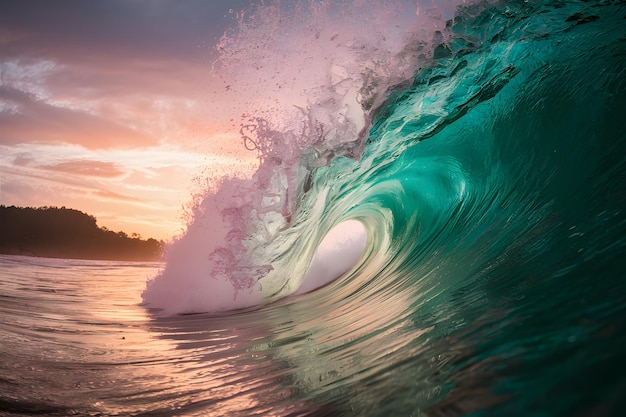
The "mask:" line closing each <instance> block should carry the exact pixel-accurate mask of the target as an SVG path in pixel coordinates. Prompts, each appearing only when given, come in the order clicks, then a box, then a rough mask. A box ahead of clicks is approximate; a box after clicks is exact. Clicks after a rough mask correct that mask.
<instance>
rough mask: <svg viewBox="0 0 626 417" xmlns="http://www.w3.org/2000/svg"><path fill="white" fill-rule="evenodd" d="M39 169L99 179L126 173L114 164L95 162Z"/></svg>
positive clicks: (80, 161)
mask: <svg viewBox="0 0 626 417" xmlns="http://www.w3.org/2000/svg"><path fill="white" fill-rule="evenodd" d="M39 168H42V169H45V170H49V171H58V172H64V173H67V174H72V175H81V176H89V177H99V178H115V177H120V176H122V175H124V171H122V170H121V169H119V168H118V167H117V166H116V165H115V164H114V163H112V162H102V161H93V160H76V161H65V162H60V163H58V164H50V165H40V166H39Z"/></svg>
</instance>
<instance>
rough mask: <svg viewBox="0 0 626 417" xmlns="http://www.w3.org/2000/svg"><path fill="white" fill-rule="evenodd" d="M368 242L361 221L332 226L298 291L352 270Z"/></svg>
mask: <svg viewBox="0 0 626 417" xmlns="http://www.w3.org/2000/svg"><path fill="white" fill-rule="evenodd" d="M366 243H367V230H366V229H365V226H364V225H363V223H361V222H360V221H358V220H346V221H344V222H342V223H339V224H338V225H337V226H335V227H333V228H332V229H331V230H330V232H328V234H327V235H326V236H325V237H324V239H323V240H322V242H321V243H320V245H319V246H318V248H317V251H316V252H315V255H313V260H312V261H311V265H310V266H309V269H308V271H307V272H306V274H305V275H304V278H303V279H302V284H301V285H300V288H298V290H297V291H296V292H295V294H303V293H306V292H309V291H312V290H314V289H316V288H319V287H322V286H324V285H326V284H328V283H330V282H332V281H334V280H336V279H337V278H339V277H341V276H342V275H343V274H345V273H346V272H348V271H350V269H352V268H353V267H354V266H355V265H356V264H357V263H358V262H359V260H360V259H361V257H362V256H363V252H364V251H365V245H366Z"/></svg>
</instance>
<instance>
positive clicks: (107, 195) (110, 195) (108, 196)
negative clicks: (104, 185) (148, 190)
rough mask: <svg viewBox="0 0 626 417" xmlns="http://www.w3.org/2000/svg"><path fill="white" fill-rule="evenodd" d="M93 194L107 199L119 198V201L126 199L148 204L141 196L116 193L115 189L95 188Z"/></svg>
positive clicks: (129, 201)
mask: <svg viewBox="0 0 626 417" xmlns="http://www.w3.org/2000/svg"><path fill="white" fill-rule="evenodd" d="M91 194H93V195H95V196H97V197H100V198H104V199H107V200H119V201H124V202H127V203H138V204H145V205H148V204H147V203H146V202H145V201H143V200H141V199H139V198H136V197H132V196H129V195H124V194H120V193H114V192H113V191H108V190H94V191H92V192H91Z"/></svg>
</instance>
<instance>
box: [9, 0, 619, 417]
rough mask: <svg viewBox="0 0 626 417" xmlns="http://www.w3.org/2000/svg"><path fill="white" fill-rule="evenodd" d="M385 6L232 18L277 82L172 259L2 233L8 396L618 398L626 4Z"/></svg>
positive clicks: (429, 407)
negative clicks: (89, 255)
mask: <svg viewBox="0 0 626 417" xmlns="http://www.w3.org/2000/svg"><path fill="white" fill-rule="evenodd" d="M270 3H271V2H270ZM366 3H367V2H366ZM392 3H393V2H385V1H381V2H372V3H368V4H367V5H363V4H362V2H354V3H350V2H319V3H318V2H293V4H291V3H289V2H288V3H287V4H285V3H278V4H277V5H276V4H274V5H272V4H269V5H259V6H256V7H257V8H256V9H254V12H255V13H254V16H255V19H251V18H250V17H249V16H250V14H248V15H247V16H248V17H245V16H244V17H242V19H241V20H240V21H239V26H238V27H237V28H236V30H233V31H232V32H229V33H227V34H226V35H225V36H224V38H223V39H222V41H221V44H220V48H221V49H220V50H221V51H222V53H223V55H222V58H221V60H220V62H216V65H215V68H214V70H215V71H216V72H217V73H218V74H219V73H220V71H222V72H221V73H222V74H223V76H224V77H227V76H232V77H235V79H237V80H239V82H240V84H236V83H233V84H228V85H229V91H231V90H232V94H240V93H241V94H243V93H242V92H247V93H249V92H250V91H252V90H251V89H252V86H253V85H254V86H256V87H255V88H257V87H258V88H259V90H258V94H259V95H260V96H262V97H266V98H269V99H272V98H273V97H274V96H273V94H274V93H275V94H276V97H280V98H281V100H276V101H272V104H271V106H269V107H262V106H259V105H257V104H254V102H252V101H251V102H250V103H251V104H250V108H247V109H242V114H244V113H245V117H244V118H243V119H242V125H241V136H242V142H243V143H242V146H245V147H246V148H248V149H250V150H251V151H252V152H257V154H258V155H259V168H258V171H257V172H256V173H255V174H254V175H252V176H250V177H247V178H239V177H233V178H224V179H223V180H222V182H221V183H220V185H219V187H216V188H212V189H210V190H205V191H204V192H203V193H201V195H199V196H196V197H194V198H195V201H196V206H195V208H194V210H193V215H192V216H191V217H190V219H189V225H188V228H187V231H186V233H185V234H184V235H182V236H180V237H178V238H177V239H176V240H174V241H173V242H172V243H171V244H170V246H169V247H168V250H167V251H166V253H165V256H164V262H162V263H151V264H147V263H122V262H102V261H74V260H58V259H57V260H53V259H43V258H27V257H11V256H0V415H3V416H4V415H7V416H20V415H58V416H66V415H90V416H111V415H136V416H140V415H145V416H160V415H163V416H170V415H180V416H226V415H227V416H253V415H263V416H381V417H384V416H542V417H543V416H580V417H583V416H622V415H624V413H625V411H624V410H625V409H626V400H625V398H626V371H625V370H626V273H625V271H626V252H625V249H626V214H625V210H626V4H624V2H621V1H550V2H541V1H533V0H528V1H504V2H480V3H474V4H469V3H468V4H462V5H456V4H453V2H449V1H445V2H431V1H424V2H418V5H419V6H420V7H418V8H417V11H416V10H415V7H414V5H413V6H412V7H413V9H411V13H410V16H413V18H412V19H414V18H415V16H417V17H418V18H419V19H421V20H419V22H417V23H415V22H413V21H412V20H411V19H409V18H408V17H407V16H409V14H407V13H404V9H403V8H402V7H404V6H401V7H400V6H397V5H396V6H397V7H396V6H394V7H395V8H394V9H393V10H394V13H395V14H385V13H383V12H385V11H389V10H391V9H392V7H391V6H392ZM393 4H396V3H393ZM305 7H306V10H305V12H303V9H302V8H305ZM303 16H305V17H306V19H305V18H304V17H303ZM303 19H304V20H303ZM368 19H370V20H368ZM277 28H279V29H280V30H277ZM303 28H304V29H307V30H304V29H303ZM291 30H293V31H294V32H293V34H294V36H289V35H290V33H292V32H290V31H291ZM298 36H300V37H298ZM316 42H317V43H316ZM322 43H323V45H322ZM318 44H319V45H318ZM254 45H256V47H253V46H254ZM303 45H306V48H304V49H303ZM320 45H321V46H320ZM324 45H325V46H324ZM318 46H319V49H318ZM303 50H305V52H302V51H303ZM259 51H260V52H259ZM294 51H296V52H294ZM297 51H300V52H297ZM255 54H256V55H255ZM319 56H324V57H326V58H327V59H326V60H324V59H322V60H321V61H320V60H317V59H314V58H316V57H319ZM293 57H295V58H298V59H300V61H297V60H295V61H294V60H293V59H295V58H293ZM292 58H293V59H292ZM253 60H254V61H253ZM322 61H323V62H325V63H326V64H325V66H320V67H316V66H315V65H314V64H313V63H318V62H322ZM245 62H248V63H250V62H253V63H256V64H258V65H256V66H255V65H243V64H244V63H245ZM298 68H299V70H298ZM283 69H284V71H285V72H281V71H282V70H283ZM255 71H256V72H255ZM307 71H308V75H307V77H306V78H297V77H296V76H295V75H294V76H293V77H292V75H293V74H304V73H307ZM251 73H253V74H257V75H255V76H254V77H252V76H250V74H251ZM258 74H261V75H263V74H265V75H267V77H266V78H263V77H259V75H258ZM320 74H321V75H320ZM270 75H272V77H274V76H275V77H276V78H272V77H270ZM281 77H282V78H281ZM259 80H261V81H259ZM225 82H229V83H230V82H231V80H230V79H226V78H225ZM307 82H308V83H309V84H308V86H307ZM264 83H265V84H267V85H265V84H264ZM311 83H313V84H311ZM270 84H271V85H270ZM315 84H316V85H318V87H319V88H312V87H310V85H315ZM264 85H265V87H266V88H265V89H264V88H263V87H264ZM238 86H239V90H238ZM286 87H289V88H286ZM287 89H289V90H290V91H291V92H293V91H301V94H300V95H298V96H297V97H295V96H294V97H295V98H293V100H294V103H291V102H287V101H285V100H286V98H285V97H286V96H283V95H282V94H284V91H285V90H287ZM279 90H280V91H279ZM238 91H239V92H238ZM254 91H255V92H256V91H257V90H254ZM255 94H256V93H255ZM284 101H285V102H287V103H288V104H284V103H283V102H284ZM276 103H278V104H276ZM355 224H356V225H358V226H359V227H356V228H355V227H354V225H355ZM342 225H343V226H349V227H348V229H346V230H348V231H347V232H346V235H345V236H348V238H345V239H344V240H341V236H340V237H339V238H336V237H334V236H335V235H334V234H333V233H332V231H333V230H339V229H341V227H342ZM338 228H339V229H338ZM342 230H343V229H342ZM327 235H328V236H331V237H329V238H326V237H327ZM345 236H344V237H345ZM328 242H330V243H328ZM355 248H356V249H355ZM324 284H327V285H324ZM317 287H319V288H317ZM315 288H317V289H315ZM310 290H313V291H310Z"/></svg>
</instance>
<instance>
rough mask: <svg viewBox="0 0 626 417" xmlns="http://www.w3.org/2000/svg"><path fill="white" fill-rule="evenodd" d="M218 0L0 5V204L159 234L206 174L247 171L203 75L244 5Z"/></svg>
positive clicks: (233, 124) (227, 111)
mask: <svg viewBox="0 0 626 417" xmlns="http://www.w3.org/2000/svg"><path fill="white" fill-rule="evenodd" d="M220 3H222V4H214V3H205V2H198V3H196V2H187V3H183V4H179V3H168V2H143V1H140V2H117V1H112V2H107V3H87V2H60V3H55V4H51V3H49V2H28V3H22V2H12V3H11V2H9V3H3V5H2V6H0V27H1V28H2V29H1V30H0V57H1V58H0V204H4V205H17V206H35V207H37V206H58V207H61V206H66V207H68V208H70V207H71V208H74V209H77V210H81V211H84V212H87V213H89V214H91V215H93V216H95V217H96V218H97V219H98V224H99V226H102V227H107V228H109V229H111V230H116V231H117V230H121V231H124V232H126V233H128V234H129V235H130V234H133V233H138V234H140V235H142V236H143V237H146V238H147V237H153V238H156V239H164V240H169V239H170V238H171V237H173V236H175V235H177V234H178V233H180V232H181V231H182V230H183V228H184V225H185V216H184V207H186V206H188V204H189V203H190V201H191V198H192V197H191V196H192V195H193V194H194V193H197V192H198V191H199V188H201V187H205V186H206V178H207V177H211V178H218V177H220V176H224V175H229V174H230V173H232V172H241V171H249V170H250V167H252V166H254V164H255V155H254V154H253V153H252V152H249V151H247V150H246V149H245V148H244V147H243V145H242V143H241V140H240V137H239V134H238V130H239V124H240V117H241V114H240V113H241V107H237V106H235V105H234V104H233V103H232V101H231V100H227V99H226V98H225V97H223V93H224V94H225V93H226V92H227V89H226V86H225V85H224V82H223V80H221V79H219V78H218V77H216V76H215V74H214V73H213V72H212V63H213V62H214V61H215V60H216V59H217V57H218V55H217V48H216V44H217V43H218V41H219V39H220V37H221V36H222V34H223V33H224V31H225V30H226V29H227V28H228V26H229V25H230V24H232V21H233V19H234V12H233V11H232V10H229V9H230V8H232V7H233V6H239V7H243V4H244V2H230V3H228V4H227V5H226V4H224V3H225V2H220Z"/></svg>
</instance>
